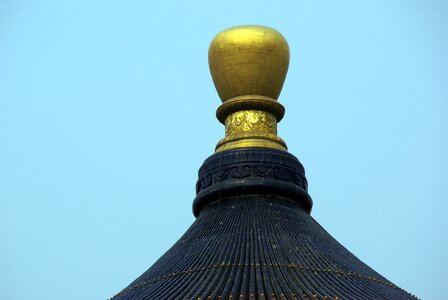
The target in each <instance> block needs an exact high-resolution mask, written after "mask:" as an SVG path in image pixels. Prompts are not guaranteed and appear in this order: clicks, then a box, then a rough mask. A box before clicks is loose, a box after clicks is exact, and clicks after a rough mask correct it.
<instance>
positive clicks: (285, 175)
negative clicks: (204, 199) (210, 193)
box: [196, 164, 308, 193]
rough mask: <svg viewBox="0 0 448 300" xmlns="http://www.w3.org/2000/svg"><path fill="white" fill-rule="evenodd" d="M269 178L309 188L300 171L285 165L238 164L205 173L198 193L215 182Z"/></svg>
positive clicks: (200, 181)
mask: <svg viewBox="0 0 448 300" xmlns="http://www.w3.org/2000/svg"><path fill="white" fill-rule="evenodd" d="M250 177H253V178H257V177H258V178H260V177H262V178H268V179H276V180H281V181H286V182H290V183H293V184H296V185H298V186H300V187H301V188H303V189H305V190H307V188H308V183H307V181H306V179H305V177H304V176H303V175H301V174H300V173H299V172H298V171H296V170H294V169H292V168H288V167H285V166H280V165H278V166H272V165H270V166H263V165H254V164H238V165H229V166H227V167H221V168H219V170H216V171H210V172H207V173H206V174H204V175H203V176H202V177H201V178H199V180H198V181H197V183H196V193H199V192H200V191H201V190H203V189H206V188H208V187H209V186H211V185H213V184H217V183H219V182H222V181H225V180H229V179H244V178H250Z"/></svg>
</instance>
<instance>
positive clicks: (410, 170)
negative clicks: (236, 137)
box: [0, 0, 448, 300]
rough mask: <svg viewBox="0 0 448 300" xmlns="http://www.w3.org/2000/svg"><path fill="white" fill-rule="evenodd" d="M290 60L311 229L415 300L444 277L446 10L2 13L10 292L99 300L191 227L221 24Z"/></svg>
mask: <svg viewBox="0 0 448 300" xmlns="http://www.w3.org/2000/svg"><path fill="white" fill-rule="evenodd" d="M243 24H260V25H267V26H271V27H274V28H276V29H277V30H279V31H280V32H281V33H282V34H283V35H284V36H285V37H286V39H287V40H288V43H289V46H290V51H291V62H290V67H289V73H288V76H287V79H286V82H285V85H284V89H283V91H282V94H281V95H280V98H279V101H280V102H281V103H282V104H283V105H284V106H285V107H286V115H285V118H284V119H283V120H282V122H281V123H280V124H279V136H280V137H282V138H283V139H284V140H285V141H286V142H287V144H288V147H289V151H290V152H291V153H293V154H294V155H296V156H297V157H298V158H299V159H300V161H301V162H302V163H303V165H304V166H305V169H306V171H307V178H308V181H309V192H310V194H311V196H312V198H313V200H314V207H313V212H312V216H313V217H314V218H315V219H316V220H317V221H318V222H319V223H320V224H321V225H323V226H324V228H326V229H327V230H328V231H329V232H330V233H331V234H332V235H333V236H334V237H335V238H336V239H338V240H339V242H341V243H342V244H343V245H344V246H346V247H347V248H348V249H349V250H350V251H351V252H353V253H354V254H355V255H356V256H358V257H359V258H360V259H362V260H363V261H364V262H366V263H367V264H368V265H370V266H371V267H372V268H374V269H375V270H376V271H378V272H379V273H380V274H382V275H383V276H385V277H386V278H388V279H389V280H391V281H392V282H394V283H395V284H397V285H399V286H400V287H402V288H404V289H406V290H407V291H409V292H411V293H413V294H416V295H417V296H419V297H420V298H422V299H443V298H445V297H446V280H447V278H448V259H447V255H446V253H448V238H447V235H448V234H447V229H448V218H447V217H446V216H447V211H448V202H447V199H448V189H447V186H448V180H447V178H448V155H447V153H448V139H447V137H448V134H447V133H448V118H447V116H448V103H447V100H448V2H446V1H431V0H422V1H412V0H406V1H405V0H403V1H398V0H378V1H298V0H296V1H260V0H258V1H254V0H251V1H219V2H218V1H110V0H107V1H106V0H104V1H91V0H89V1H44V0H40V1H26V0H22V1H19V0H14V1H13V0H1V1H0V299H5V300H10V299H11V300H25V299H26V300H29V299H64V300H65V299H106V298H109V297H111V296H113V295H114V294H115V293H117V292H119V291H120V290H121V289H122V288H124V287H125V286H126V285H128V284H129V283H130V282H131V281H132V280H134V279H135V278H136V277H137V276H139V275H140V274H141V273H143V272H144V271H145V270H146V269H147V268H149V267H150V266H151V265H152V264H153V263H154V262H155V260H156V259H157V258H158V257H160V256H161V255H162V254H163V253H165V252H166V251H167V250H168V249H169V248H170V247H171V246H172V245H173V244H174V243H175V242H176V241H177V239H178V238H180V236H181V235H182V234H183V233H184V232H185V231H186V229H187V228H188V227H189V226H190V224H191V223H192V222H193V221H194V217H193V215H192V212H191V205H192V201H193V199H194V197H195V182H196V179H197V170H198V168H199V167H200V165H201V164H202V162H203V161H204V159H206V158H207V157H208V156H209V155H211V154H212V153H213V151H214V147H215V145H216V143H217V141H218V140H219V139H220V138H222V137H223V135H224V128H223V126H222V125H221V124H220V123H219V122H218V121H217V120H216V118H215V110H216V108H217V107H218V106H219V104H220V100H219V97H218V95H217V93H216V91H215V89H214V86H213V82H212V80H211V76H210V73H209V70H208V62H207V51H208V46H209V43H210V41H211V40H212V38H213V37H214V36H215V35H216V34H217V33H218V32H220V31H221V30H223V29H225V28H228V27H231V26H235V25H243Z"/></svg>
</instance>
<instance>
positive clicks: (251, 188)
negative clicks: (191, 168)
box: [193, 148, 312, 217]
mask: <svg viewBox="0 0 448 300" xmlns="http://www.w3.org/2000/svg"><path fill="white" fill-rule="evenodd" d="M307 186H308V184H307V181H306V178H305V170H304V168H303V166H302V164H301V163H300V162H299V160H298V159H297V158H296V157H295V156H294V155H292V154H290V153H288V152H286V151H280V150H275V149H269V148H237V149H232V150H227V151H223V152H218V153H215V154H213V155H212V156H210V157H209V158H207V159H206V160H205V162H204V164H203V165H202V166H201V168H200V169H199V179H198V181H197V183H196V199H195V200H194V202H193V214H194V215H195V216H196V217H197V216H199V213H200V211H201V209H202V208H203V207H204V206H205V205H207V204H209V203H211V202H214V201H219V200H222V199H223V198H226V197H229V196H233V195H241V194H272V195H279V196H284V197H287V198H289V199H290V200H292V201H294V202H297V203H299V204H300V205H301V206H302V207H303V208H304V209H305V211H307V212H308V213H309V212H310V211H311V208H312V200H311V197H310V196H309V195H308V192H307Z"/></svg>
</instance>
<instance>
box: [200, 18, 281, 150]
mask: <svg viewBox="0 0 448 300" xmlns="http://www.w3.org/2000/svg"><path fill="white" fill-rule="evenodd" d="M208 62H209V66H210V72H211V74H212V77H213V82H214V83H215V87H216V90H217V91H218V94H219V96H220V97H221V100H222V102H223V103H222V105H221V106H220V107H219V108H218V110H217V111H216V116H217V118H218V120H219V121H220V122H221V123H223V124H225V127H226V136H225V138H224V139H222V140H220V141H219V142H218V145H216V151H217V152H218V151H223V150H228V149H233V148H241V147H267V148H275V149H280V150H285V151H286V149H287V148H286V144H285V142H284V141H283V140H282V139H281V138H279V137H278V136H277V122H279V121H280V120H281V119H282V118H283V115H284V113H285V109H284V107H283V106H282V105H281V104H280V103H278V102H277V98H278V96H279V95H280V91H281V89H282V86H283V82H284V81H285V77H286V73H287V71H288V64H289V47H288V43H287V42H286V40H285V38H284V37H283V36H282V35H281V34H280V33H279V32H278V31H276V30H275V29H272V28H269V27H264V26H238V27H232V28H229V29H226V30H224V31H222V32H220V33H219V34H218V35H217V36H216V37H215V38H214V39H213V41H212V42H211V44H210V48H209V51H208Z"/></svg>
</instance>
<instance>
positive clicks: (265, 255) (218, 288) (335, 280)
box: [112, 26, 416, 300]
mask: <svg viewBox="0 0 448 300" xmlns="http://www.w3.org/2000/svg"><path fill="white" fill-rule="evenodd" d="M288 61H289V48H288V45H287V43H286V40H285V39H284V38H283V37H282V36H281V35H280V33H278V32H277V31H275V30H273V29H271V28H267V27H261V26H243V27H235V28H231V29H229V30H225V31H223V32H222V33H220V34H218V35H217V37H215V39H214V40H213V42H212V44H211V46H210V50H209V63H210V69H211V72H212V77H213V80H214V82H215V85H216V87H217V90H218V94H219V95H220V97H221V100H222V101H223V103H222V105H221V106H220V107H219V108H218V110H217V117H218V119H219V120H220V121H221V122H222V123H223V124H225V127H226V132H225V133H226V135H225V137H224V138H223V139H222V140H220V141H219V142H218V145H217V146H216V153H215V154H213V155H211V156H210V157H209V158H208V159H206V160H205V162H204V164H203V165H202V167H201V168H200V169H199V176H198V181H197V184H196V198H195V200H194V201H193V213H194V215H195V216H196V217H197V218H196V221H195V222H194V223H193V224H192V225H191V227H190V228H189V229H188V230H187V231H186V233H185V234H184V235H183V236H182V237H181V238H180V239H179V241H178V242H177V243H176V244H175V245H174V246H173V247H172V248H171V249H169V250H168V252H166V253H165V254H164V255H163V256H162V257H161V258H160V259H159V260H158V261H157V262H156V263H155V264H154V265H153V266H151V267H150V268H149V269H148V270H147V271H146V272H144V273H143V274H142V275H141V276H140V277H139V278H137V279H136V280H134V281H133V282H132V283H131V284H129V286H128V287H126V288H125V289H124V290H122V291H121V292H119V293H118V294H117V295H115V296H114V297H112V299H114V300H118V299H120V300H125V299H127V300H131V299H135V300H136V299H167V300H168V299H195V300H199V299H211V300H212V299H213V300H214V299H360V300H362V299H396V300H400V299H416V297H415V296H413V295H411V294H409V293H407V292H406V291H404V290H403V289H401V288H399V287H398V286H396V285H394V284H393V283H391V282H390V281H388V280H387V279H386V278H384V277H383V276H381V275H380V274H378V273H377V272H375V271H374V270H372V269H371V268H370V267H369V266H367V265H366V264H365V263H363V262H362V261H360V260H359V259H358V258H357V257H356V256H354V255H353V254H352V253H350V251H348V250H347V249H346V248H344V247H343V246H342V245H341V244H339V243H338V242H337V241H336V240H335V239H334V238H333V237H332V236H331V235H330V234H329V233H328V232H327V231H325V229H323V228H322V227H321V226H320V225H319V224H318V223H317V222H316V221H315V220H314V219H313V218H312V217H311V215H310V213H311V209H312V200H311V197H310V196H309V194H308V184H307V180H306V177H305V170H304V168H303V166H302V164H301V163H300V162H299V160H298V159H297V158H296V157H295V156H294V155H292V154H290V153H288V152H287V147H286V143H285V142H284V141H283V140H282V139H281V138H279V137H278V136H277V122H279V121H280V120H281V118H282V117H283V114H284V108H283V106H282V105H281V104H279V103H278V102H277V98H278V96H279V94H280V90H281V87H282V85H283V81H284V78H285V76H286V71H287V68H288ZM341 221H342V222H343V221H344V220H341ZM372 242H374V241H372Z"/></svg>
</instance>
